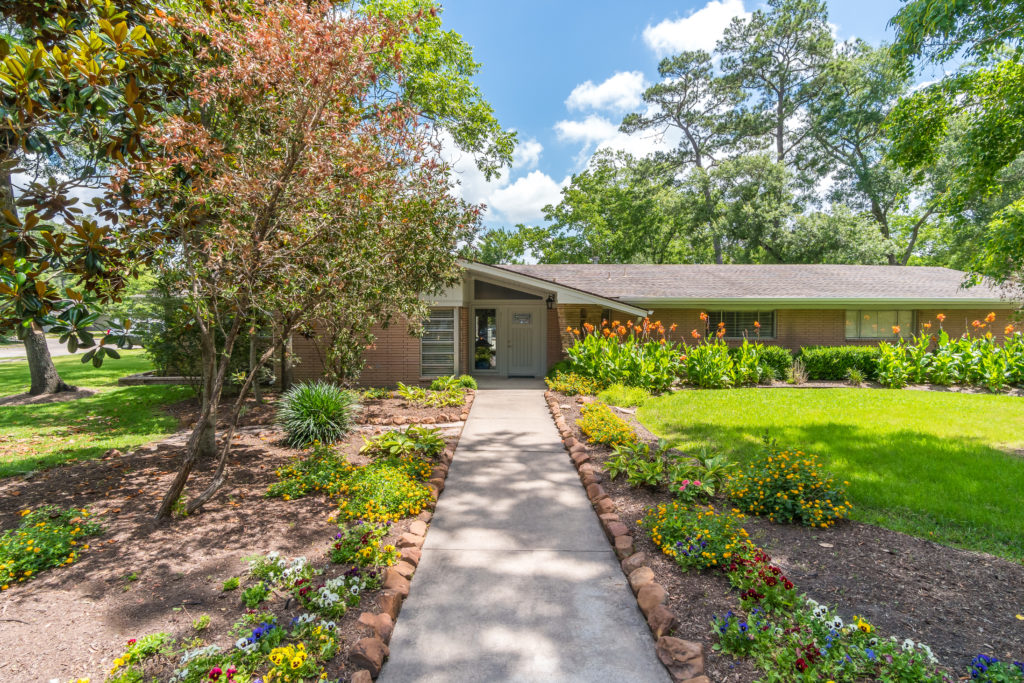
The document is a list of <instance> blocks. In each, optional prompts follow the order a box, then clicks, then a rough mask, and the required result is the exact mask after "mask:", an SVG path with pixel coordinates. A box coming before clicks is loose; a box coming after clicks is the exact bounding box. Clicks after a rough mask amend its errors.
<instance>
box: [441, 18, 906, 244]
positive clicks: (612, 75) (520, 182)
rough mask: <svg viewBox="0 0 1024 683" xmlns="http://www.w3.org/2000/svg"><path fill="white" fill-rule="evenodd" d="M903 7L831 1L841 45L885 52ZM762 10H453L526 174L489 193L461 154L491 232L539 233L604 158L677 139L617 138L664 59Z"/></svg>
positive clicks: (516, 170)
mask: <svg viewBox="0 0 1024 683" xmlns="http://www.w3.org/2000/svg"><path fill="white" fill-rule="evenodd" d="M900 4H901V3H900V0H831V1H830V2H828V5H829V19H830V21H831V22H832V24H833V25H834V26H835V32H836V36H837V37H838V38H839V39H842V40H845V39H848V38H851V37H854V36H856V37H858V38H861V39H864V40H867V41H869V42H871V43H874V44H877V43H879V42H882V41H889V40H892V32H891V30H890V29H889V28H888V26H887V24H888V22H889V19H890V17H892V15H893V14H895V13H896V11H897V10H898V9H899V7H900ZM758 6H759V4H758V0H685V1H682V2H665V1H663V0H647V1H643V0H641V1H634V2H631V3H630V2H622V1H621V0H618V1H611V0H589V1H587V2H583V1H581V0H546V1H542V0H513V1H512V2H497V1H496V0H447V2H445V3H444V14H443V19H444V25H445V26H446V27H447V28H449V29H452V30H455V31H457V32H459V33H460V34H462V36H463V38H464V39H465V40H466V42H468V43H469V44H470V45H472V46H473V48H474V56H475V57H476V59H477V61H479V62H481V63H482V65H483V66H482V69H481V72H480V74H479V76H478V77H477V82H478V84H479V85H480V87H481V88H482V90H483V92H484V96H485V97H486V98H487V99H488V101H489V102H490V103H491V104H492V105H493V106H494V108H495V110H496V112H497V115H498V119H499V121H500V122H501V124H502V125H503V126H504V127H506V128H514V129H515V130H516V131H518V133H519V139H520V147H519V149H518V151H517V154H516V163H515V165H514V166H513V168H512V169H511V171H510V172H508V173H506V174H505V175H504V176H503V177H502V179H500V180H499V181H497V182H491V183H487V182H485V181H484V180H483V178H482V177H481V176H480V174H479V173H478V172H476V171H475V169H474V167H473V165H472V161H471V160H470V159H469V158H467V157H466V156H465V155H461V154H458V153H457V152H453V153H452V157H451V158H452V160H453V161H454V162H455V168H456V171H457V173H458V176H459V178H460V180H461V183H462V185H461V193H462V195H463V196H464V197H465V198H466V199H468V200H470V201H473V202H482V203H485V204H487V205H488V206H489V210H488V213H487V221H486V223H487V226H488V227H495V226H510V225H514V224H515V223H519V222H525V223H539V222H541V221H542V214H541V211H540V209H541V207H543V206H544V204H548V203H557V202H558V193H559V189H560V188H561V187H562V186H563V185H564V184H565V183H567V182H568V179H569V177H571V175H572V174H573V173H575V172H578V171H580V170H582V168H583V167H584V166H585V165H586V162H587V159H589V157H590V155H591V154H592V153H593V152H594V150H595V149H597V148H598V147H615V148H621V149H626V150H628V151H631V152H633V153H635V154H644V153H648V152H650V151H653V150H654V149H657V148H659V146H661V147H664V146H669V145H672V144H673V141H672V140H658V139H655V138H653V137H652V136H650V135H649V134H648V135H643V136H634V137H628V136H625V135H622V134H620V133H618V132H617V131H616V129H617V127H618V124H619V122H620V121H621V120H622V116H623V115H624V114H625V113H628V112H629V111H634V110H635V108H636V107H637V106H638V104H639V100H638V99H637V98H638V96H639V94H640V93H641V92H642V91H643V88H644V87H645V86H646V85H650V84H651V83H652V82H654V80H655V79H656V77H657V67H658V61H659V59H660V58H661V57H662V56H664V55H666V54H671V53H672V52H676V51H679V50H682V49H697V48H702V49H709V50H710V49H711V48H712V47H713V46H714V43H715V40H716V39H717V38H718V37H719V36H720V35H721V30H722V28H724V26H725V25H726V24H727V23H728V21H729V19H730V18H731V17H732V16H736V15H739V14H741V13H744V12H750V11H751V10H754V9H756V8H757V7H758Z"/></svg>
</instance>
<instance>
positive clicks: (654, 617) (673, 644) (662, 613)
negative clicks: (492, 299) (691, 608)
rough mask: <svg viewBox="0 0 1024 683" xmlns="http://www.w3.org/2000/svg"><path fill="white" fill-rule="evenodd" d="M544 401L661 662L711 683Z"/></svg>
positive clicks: (585, 461) (692, 680) (555, 408)
mask: <svg viewBox="0 0 1024 683" xmlns="http://www.w3.org/2000/svg"><path fill="white" fill-rule="evenodd" d="M544 400H545V401H546V402H547V404H548V409H549V410H550V411H551V417H552V418H553V419H554V421H555V427H556V428H557V429H558V434H559V436H561V437H562V445H563V446H565V450H566V451H568V452H569V458H570V459H571V460H572V463H573V465H575V466H576V471H577V472H578V473H579V476H580V481H581V482H582V484H583V486H584V487H585V488H586V490H587V498H589V499H590V502H591V504H592V505H593V506H594V510H595V511H596V513H597V515H598V518H599V519H600V520H601V528H602V529H604V533H605V536H607V537H608V542H609V543H611V545H612V547H613V548H614V549H615V556H616V557H618V558H619V561H620V563H621V567H622V573H623V574H625V575H626V577H627V579H628V580H629V585H630V588H632V589H633V594H634V595H635V596H636V602H637V605H638V606H639V607H640V611H641V612H642V613H643V615H644V617H645V618H646V619H647V626H648V627H649V628H650V629H651V636H652V637H653V638H654V640H655V651H656V652H657V654H658V659H659V660H660V661H661V663H662V664H664V665H665V668H666V669H667V670H668V673H669V675H670V676H671V677H672V680H673V681H675V682H676V683H711V681H710V679H708V677H707V676H705V675H704V646H703V645H701V643H699V642H694V641H690V640H683V639H682V638H676V637H674V636H670V635H668V634H669V633H671V632H672V630H673V629H674V628H675V627H676V626H677V625H678V623H677V620H676V617H675V615H674V614H672V611H671V610H670V609H669V608H668V607H667V606H666V604H665V603H666V602H667V601H668V592H667V591H666V590H665V588H664V587H663V586H662V585H661V584H659V583H657V582H656V581H655V580H654V571H653V570H652V569H651V568H650V567H649V566H648V565H647V556H646V555H645V554H644V553H642V552H636V548H635V546H634V542H633V537H632V536H630V535H629V528H628V527H627V526H626V525H625V524H624V523H623V522H622V520H621V519H620V518H619V515H618V513H617V511H616V507H615V502H614V501H613V500H612V499H611V498H609V497H608V494H607V493H605V490H604V487H603V486H601V484H599V483H598V480H597V476H596V475H595V474H594V466H593V465H592V464H591V462H590V455H588V453H587V448H586V446H584V445H583V444H582V443H580V442H579V441H577V440H576V437H575V435H574V433H573V431H572V429H571V428H570V427H569V424H568V423H567V422H566V421H565V417H564V416H563V415H562V409H561V408H560V407H559V405H558V400H557V398H555V395H554V393H553V392H551V391H550V390H549V391H545V392H544ZM353 680H354V679H353Z"/></svg>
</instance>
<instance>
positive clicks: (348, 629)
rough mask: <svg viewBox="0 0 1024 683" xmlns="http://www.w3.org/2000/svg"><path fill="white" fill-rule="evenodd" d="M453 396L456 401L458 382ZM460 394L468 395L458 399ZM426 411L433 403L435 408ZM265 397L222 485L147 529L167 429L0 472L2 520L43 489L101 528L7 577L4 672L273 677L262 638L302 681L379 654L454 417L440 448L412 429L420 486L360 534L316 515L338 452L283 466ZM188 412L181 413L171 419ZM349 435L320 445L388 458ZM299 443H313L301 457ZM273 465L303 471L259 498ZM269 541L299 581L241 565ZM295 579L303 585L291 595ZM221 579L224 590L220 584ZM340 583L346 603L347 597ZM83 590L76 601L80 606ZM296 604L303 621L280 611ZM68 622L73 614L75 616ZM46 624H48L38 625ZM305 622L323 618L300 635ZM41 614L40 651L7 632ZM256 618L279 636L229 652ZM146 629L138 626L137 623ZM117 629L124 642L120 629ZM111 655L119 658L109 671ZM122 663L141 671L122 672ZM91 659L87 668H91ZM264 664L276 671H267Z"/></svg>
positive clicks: (287, 459) (327, 504)
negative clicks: (160, 438)
mask: <svg viewBox="0 0 1024 683" xmlns="http://www.w3.org/2000/svg"><path fill="white" fill-rule="evenodd" d="M466 398H467V399H468V401H471V400H472V394H471V393H469V394H467V396H466ZM389 400H392V401H397V400H396V399H389ZM464 408H465V409H466V410H468V405H467V406H464ZM392 410H393V411H394V417H396V418H402V419H405V420H407V421H416V420H417V419H418V418H417V416H418V415H419V414H420V413H419V410H418V409H412V408H410V409H404V408H402V407H400V406H397V405H396V406H395V407H394V408H392ZM431 410H432V411H433V414H436V412H437V409H431ZM441 410H443V409H441ZM182 412H183V413H184V410H182ZM272 412H273V410H272V407H271V406H263V407H257V409H254V410H252V411H251V412H249V413H247V415H246V422H243V426H242V429H241V430H240V431H239V433H238V435H237V436H236V440H237V442H236V444H235V446H234V454H233V458H232V470H233V471H232V476H231V482H230V484H229V486H228V487H226V488H225V491H224V494H223V495H221V496H218V497H216V498H214V499H213V500H212V501H211V502H210V503H209V504H208V505H207V506H205V507H204V509H203V511H202V513H201V514H197V515H190V516H188V517H184V518H179V519H176V520H175V521H174V522H173V526H169V527H166V528H159V529H156V530H154V529H153V527H152V526H151V524H150V520H151V519H152V515H153V513H154V511H155V506H156V504H158V503H159V500H160V494H162V493H163V491H164V490H166V487H167V485H168V483H169V480H170V479H171V478H172V477H173V474H174V472H173V469H174V468H173V466H172V463H173V462H174V460H173V459H174V458H177V457H180V452H181V451H180V449H181V444H183V443H184V439H181V440H180V441H179V440H178V439H179V438H180V437H177V438H176V439H174V440H173V441H169V442H168V443H166V444H155V445H152V446H149V447H145V448H143V449H140V450H139V451H138V452H133V453H128V454H120V453H113V454H109V455H108V456H107V457H106V458H104V459H102V460H97V461H93V462H88V463H77V464H74V465H71V466H68V467H64V468H59V469H56V470H53V471H51V472H48V473H45V474H44V475H41V476H35V477H32V478H25V479H22V478H17V479H15V478H10V479H6V480H2V481H0V519H2V520H3V522H4V524H5V526H6V527H7V528H14V527H16V526H17V525H18V524H20V523H21V522H22V521H23V520H24V519H28V516H26V517H25V518H22V517H21V516H20V514H19V512H20V510H24V509H26V508H30V509H32V510H36V509H37V508H38V507H40V501H46V500H52V501H65V500H67V501H73V502H74V503H75V509H76V510H81V508H82V507H84V506H85V505H88V507H89V510H90V513H91V514H90V516H89V518H88V520H93V519H95V520H97V521H98V522H99V523H102V525H103V528H104V533H103V535H102V537H101V538H99V539H97V540H93V539H88V540H86V541H83V542H78V543H79V545H77V546H74V547H76V548H80V547H82V546H83V545H85V544H91V545H92V547H90V548H88V549H87V550H85V551H84V552H82V553H81V555H80V557H78V558H76V560H77V561H75V562H74V563H73V564H71V565H65V566H62V567H61V568H59V569H53V570H51V571H44V572H41V573H39V574H38V579H37V580H33V581H31V582H23V583H21V584H12V585H11V586H10V589H9V590H8V591H6V592H4V600H5V604H7V605H8V606H9V608H10V610H11V612H9V614H13V613H15V612H17V613H19V614H29V613H30V612H31V617H28V618H22V619H19V620H18V621H16V622H15V621H11V622H10V623H8V624H5V625H4V629H0V642H3V643H4V644H6V645H8V646H9V647H8V648H7V649H8V651H9V653H10V654H9V656H8V657H7V658H5V674H4V675H5V676H10V677H11V679H12V680H49V679H50V678H52V677H59V678H60V680H76V679H78V678H82V677H86V678H91V680H93V681H100V680H104V679H105V677H106V676H109V677H110V678H111V680H122V681H137V680H151V679H152V678H153V677H156V678H157V679H158V680H169V679H170V678H171V676H172V675H173V673H174V671H176V670H181V669H183V667H184V665H187V664H188V663H189V662H192V663H193V664H194V667H190V674H189V675H190V676H195V680H197V681H202V682H203V683H207V682H208V681H211V680H219V681H225V680H234V681H238V682H239V683H241V682H242V681H249V682H250V683H251V681H252V680H254V679H255V678H256V677H257V676H258V677H262V678H263V679H264V680H268V678H267V676H268V675H273V676H275V677H276V678H277V680H287V678H285V677H283V676H284V674H285V673H286V670H285V669H282V668H280V667H279V666H278V665H277V664H275V663H274V662H273V661H272V660H271V659H270V655H271V654H272V653H273V652H274V651H275V650H277V651H278V654H279V655H281V662H282V663H284V664H286V665H288V666H290V664H291V660H292V659H295V658H296V657H298V654H297V653H300V652H303V651H304V652H305V653H306V655H305V657H304V658H303V662H302V664H301V665H300V666H299V668H298V670H302V671H303V672H304V675H305V679H306V680H316V679H317V678H318V677H319V676H320V675H321V674H322V673H323V672H326V674H327V678H326V679H325V680H349V679H350V678H351V677H352V676H353V675H354V674H355V673H356V672H358V671H360V670H365V671H372V670H373V667H374V666H375V665H379V664H380V662H379V661H378V657H379V658H380V659H383V656H384V653H385V652H386V642H387V640H388V639H389V638H390V632H391V628H392V626H393V616H392V614H393V615H395V616H397V614H398V610H399V609H400V608H401V604H402V600H403V597H404V595H406V594H407V593H408V591H409V589H410V582H409V578H410V577H411V576H412V574H413V572H414V571H415V566H416V564H418V561H419V555H420V550H419V546H420V545H421V544H422V542H423V534H424V533H425V531H426V524H427V523H428V522H429V521H430V518H431V513H430V509H432V507H433V500H434V498H436V495H437V493H438V492H439V490H440V489H441V487H443V479H444V476H445V475H446V473H447V464H446V463H448V462H449V461H450V458H451V454H452V451H453V448H454V437H455V434H456V433H457V430H456V429H453V428H448V427H446V428H445V437H446V438H445V439H444V440H442V441H441V444H440V445H441V448H437V440H436V439H429V438H417V437H414V438H413V441H415V442H416V443H417V444H419V445H418V446H417V448H419V446H425V445H426V443H427V442H428V441H432V442H433V445H432V446H430V447H429V448H426V447H425V450H430V455H429V456H426V453H421V454H418V455H417V456H416V457H417V458H419V459H420V460H421V461H423V462H426V463H427V465H429V467H425V466H424V465H422V464H420V465H417V467H416V473H415V476H414V479H415V481H416V482H417V484H418V485H419V486H421V487H422V489H423V490H425V491H426V493H427V500H426V502H425V503H424V504H423V507H422V508H421V510H420V512H419V514H418V515H415V516H413V517H403V518H401V519H400V520H398V521H396V522H394V523H392V524H390V525H388V524H386V523H381V524H380V526H381V527H383V528H384V533H383V536H381V535H380V534H379V533H373V534H370V535H369V536H368V537H367V539H366V541H365V542H363V536H364V535H365V534H363V533H359V532H358V528H359V527H360V526H361V525H359V524H358V522H359V520H352V521H351V522H350V521H348V520H339V521H341V522H342V523H341V524H338V523H337V522H335V523H329V522H328V521H327V520H328V518H329V516H331V515H332V514H334V515H337V511H338V507H337V504H336V503H335V502H333V501H336V500H337V495H338V494H340V489H339V488H338V487H337V486H333V485H332V483H337V481H340V479H339V480H337V481H335V482H332V480H331V478H332V475H335V474H337V473H338V472H339V471H340V470H341V468H340V465H339V463H338V462H337V460H338V459H334V462H333V464H332V465H331V466H326V465H325V466H323V467H321V468H317V467H314V468H302V467H297V466H296V465H297V464H298V462H297V460H296V456H297V455H300V454H299V453H297V452H296V451H294V450H292V449H290V448H286V447H285V446H284V445H283V440H282V436H283V435H282V433H281V432H279V431H277V430H276V429H274V428H270V427H267V426H265V425H266V424H268V423H269V422H270V421H271V420H272ZM188 417H189V416H188V415H185V414H183V419H188ZM455 417H456V418H458V417H459V415H458V414H456V416H455ZM435 421H436V420H435ZM253 423H255V424H253ZM261 425H262V426H261ZM361 431H362V433H364V434H366V435H368V436H372V435H373V432H374V431H375V430H374V429H373V428H366V427H364V428H362V429H361ZM376 431H380V430H376ZM413 434H415V432H413ZM381 436H384V435H381ZM391 441H400V439H392V440H391ZM363 445H364V440H363V438H362V437H361V436H360V435H359V434H357V433H355V434H350V435H349V436H348V437H346V438H345V439H344V440H343V441H342V442H340V443H338V444H336V445H335V446H334V448H335V451H336V452H338V453H340V454H342V455H344V456H346V457H347V459H348V461H349V466H350V467H353V468H355V469H359V467H360V466H362V465H367V466H370V465H373V464H375V463H377V462H381V461H386V460H388V459H389V458H388V456H387V455H375V456H372V457H371V455H370V454H368V453H367V454H360V453H359V451H360V447H361V446H363ZM310 453H312V449H311V450H310V451H309V452H307V453H306V454H305V455H306V457H307V458H308V456H309V455H310ZM423 456H426V457H423ZM321 460H326V458H321ZM407 460H408V461H409V462H411V460H412V459H411V458H408V459H407ZM313 461H314V462H315V461H316V458H314V459H313ZM320 464H321V465H324V463H320ZM378 466H379V465H378ZM372 469H373V468H371V470H372ZM277 471H282V472H284V471H294V472H296V473H301V477H299V479H302V481H301V482H295V483H301V486H299V487H298V490H294V491H292V492H291V493H290V494H289V493H287V492H286V491H282V492H281V494H280V495H279V496H276V497H264V495H263V494H264V493H265V492H266V491H267V489H268V488H270V487H271V486H272V485H280V484H281V480H280V479H279V478H278V476H277ZM426 477H429V481H425V480H424V479H425V478H426ZM207 481H208V473H207V472H205V471H200V472H197V481H196V483H195V486H196V487H198V489H199V490H201V489H202V488H203V487H205V485H206V482H207ZM143 494H144V495H143ZM286 495H287V496H288V498H287V499H286V498H285V496H286ZM73 516H78V515H73ZM50 519H51V518H50V517H47V520H50ZM88 520H84V521H88ZM79 521H83V520H79ZM364 524H366V525H370V524H373V525H376V524H378V523H376V522H373V523H371V522H368V521H367V522H364ZM71 528H72V529H73V528H74V527H71ZM339 534H340V535H342V536H343V537H344V536H348V537H349V540H350V541H354V542H352V543H350V544H348V545H349V548H348V549H349V550H352V551H354V552H355V553H356V554H357V557H356V558H352V557H350V556H349V555H348V554H347V553H344V555H345V557H344V559H343V558H342V557H341V556H338V557H336V558H334V559H336V560H340V561H339V562H332V561H331V559H332V558H331V556H332V555H334V554H335V553H334V552H333V551H334V550H335V544H336V543H338V542H339V541H341V540H342V539H339V538H337V536H338V535H339ZM353 536H354V537H355V538H354V539H353V538H352V537H353ZM76 537H77V535H76ZM275 548H278V549H280V550H281V552H282V553H283V555H282V557H287V558H289V560H288V561H289V562H290V561H291V558H293V557H294V556H296V555H303V554H304V555H305V556H306V557H307V563H306V564H307V565H308V566H309V567H311V568H313V569H314V570H315V572H317V573H315V574H312V575H311V576H309V577H308V580H307V582H306V583H303V584H301V585H299V586H295V585H291V586H287V585H285V584H283V583H279V582H275V581H273V580H271V579H269V578H268V577H266V576H262V577H261V576H257V575H255V574H253V573H251V571H250V568H249V562H248V560H249V558H250V557H251V556H252V553H253V550H254V549H263V550H264V552H265V551H266V550H271V549H275ZM40 554H42V553H40ZM399 554H400V555H399ZM375 574H376V577H375V576H374V575H375ZM35 576H36V572H33V577H35ZM307 586H308V588H309V590H306V591H305V593H304V594H301V595H297V594H298V593H301V592H302V591H303V589H305V588H307ZM375 586H376V587H375ZM231 587H235V589H234V590H224V589H225V588H231ZM353 589H355V591H356V592H357V593H358V597H359V604H358V605H353V604H352V601H353V600H354V596H355V594H354V593H353ZM349 596H353V597H349ZM83 605H88V607H87V609H86V610H83V607H82V606H83ZM221 608H225V609H221ZM140 614H144V615H145V616H146V628H145V630H139V629H140V626H139V624H141V623H142V622H141V621H140V617H139V615H140ZM257 614H259V615H263V616H262V617H261V619H262V620H261V621H256V622H248V621H246V622H243V618H244V617H246V616H247V615H250V616H255V615H257ZM304 615H309V616H304ZM296 618H303V619H312V621H310V622H309V624H300V623H298V622H295V623H293V620H294V619H296ZM263 621H266V623H263ZM331 622H333V626H331ZM83 623H84V624H87V627H85V628H82V627H81V625H82V624H83ZM46 624H49V625H50V626H49V627H48V628H43V627H44V625H46ZM261 624H262V629H261ZM271 626H273V628H269V627H271ZM300 626H301V627H302V628H301V629H300V628H299V627H300ZM317 626H321V627H323V628H325V629H330V630H329V631H322V632H320V633H318V634H313V633H312V630H313V629H315V628H316V627H317ZM54 627H58V628H61V629H62V632H64V634H65V635H62V643H63V644H64V645H65V646H64V647H62V648H60V649H58V650H55V651H54V652H53V653H51V655H48V656H47V657H46V658H39V657H38V653H34V652H33V651H31V650H30V649H29V650H26V649H24V648H20V647H19V646H18V645H17V644H18V643H24V642H31V641H33V640H40V639H45V638H46V637H47V632H48V631H49V630H52V628H54ZM243 627H244V628H245V632H244V633H242V632H241V630H242V628H243ZM268 632H269V633H270V635H272V636H273V638H277V637H279V636H280V640H279V642H276V643H274V644H273V646H272V647H270V646H269V645H268V648H267V649H266V650H265V651H264V650H263V649H261V650H260V651H259V652H257V653H244V652H241V651H240V646H239V645H240V644H239V640H241V639H243V638H245V639H248V638H251V637H252V636H254V635H255V636H256V638H255V640H257V641H261V642H263V641H262V640H261V639H262V638H264V636H265V635H266V634H268ZM147 633H151V634H152V636H153V637H146V636H145V634H147ZM161 633H162V634H165V635H160V634H161ZM273 638H271V639H270V640H266V641H265V642H267V643H268V644H269V643H271V642H272V640H273ZM322 638H323V639H327V640H332V641H336V643H337V649H336V652H335V653H334V654H333V656H330V655H329V653H324V652H320V651H319V650H318V649H317V647H315V646H318V645H322V644H324V643H326V642H327V641H325V640H322ZM129 639H134V642H132V643H128V644H126V641H127V640H129ZM364 641H366V642H364ZM242 644H243V645H244V643H242ZM300 645H302V647H301V648H300ZM289 647H290V648H291V649H290V650H289V649H288V648H289ZM279 648H280V649H279ZM186 657H187V658H188V659H187V661H186V662H184V663H183V662H182V659H184V658H186ZM300 658H301V657H300ZM117 660H120V663H119V665H118V666H119V671H118V672H116V673H114V674H110V669H111V668H113V666H114V663H115V662H116V661H117ZM243 660H244V661H243ZM128 664H130V665H132V666H134V667H135V668H136V669H139V670H141V671H143V672H144V673H145V677H144V678H143V679H139V678H138V677H137V676H136V675H135V674H134V673H129V672H128V666H126V665H128ZM207 664H208V665H209V666H208V667H207V666H206V665H207ZM99 665H102V666H103V669H102V670H97V669H96V666H99ZM314 666H315V669H314V668H311V667H314ZM275 667H278V669H279V670H278V672H277V673H273V674H272V672H273V671H274V668H275ZM303 667H305V668H303ZM307 669H308V670H307ZM218 670H219V671H218ZM253 672H256V673H255V674H254V673H253ZM211 676H214V677H216V678H211ZM182 680H184V679H182ZM189 680H191V679H189Z"/></svg>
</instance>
